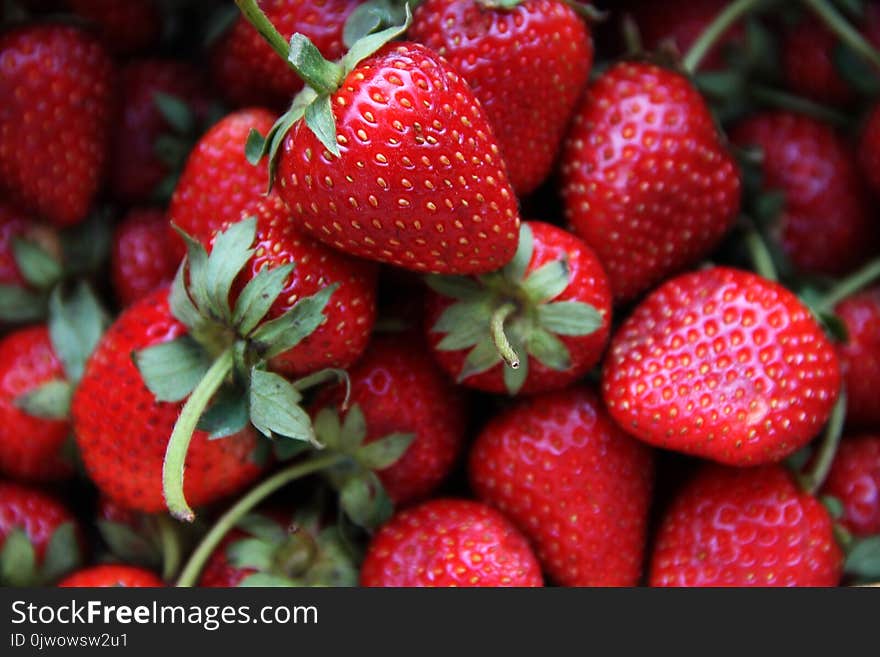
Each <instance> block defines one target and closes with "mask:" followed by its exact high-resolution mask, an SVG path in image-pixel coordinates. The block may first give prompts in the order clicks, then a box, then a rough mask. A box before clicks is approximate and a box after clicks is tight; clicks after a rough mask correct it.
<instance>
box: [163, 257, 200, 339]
mask: <svg viewBox="0 0 880 657" xmlns="http://www.w3.org/2000/svg"><path fill="white" fill-rule="evenodd" d="M187 262H188V261H187V260H184V261H183V262H181V263H180V266H179V267H178V268H177V273H176V274H175V275H174V282H173V283H172V284H171V290H170V291H169V293H168V305H169V307H170V308H171V314H172V315H174V317H176V318H177V319H178V320H179V321H180V322H181V323H183V324H184V325H185V326H187V327H189V328H190V329H191V328H193V327H195V326H196V325H197V324H199V323H200V322H201V321H202V315H201V313H200V312H199V311H198V309H197V308H196V307H195V305H193V302H192V299H190V296H189V292H188V291H187V289H186V270H187Z"/></svg>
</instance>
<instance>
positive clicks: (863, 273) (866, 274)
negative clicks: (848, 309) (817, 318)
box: [815, 258, 880, 312]
mask: <svg viewBox="0 0 880 657" xmlns="http://www.w3.org/2000/svg"><path fill="white" fill-rule="evenodd" d="M878 278H880V258H878V259H876V260H872V261H871V262H869V263H868V264H867V265H865V266H864V267H862V268H861V269H859V270H858V271H857V272H855V273H854V274H851V275H850V276H847V277H846V278H845V279H843V280H842V281H840V282H839V283H837V284H836V285H835V286H834V287H832V288H831V289H830V290H829V291H828V292H827V293H826V294H825V295H824V296H823V297H822V299H821V300H820V301H819V303H817V304H815V307H816V309H817V310H819V311H821V312H833V311H834V307H835V306H836V305H837V304H838V303H840V302H841V301H843V300H844V299H846V298H847V297H850V296H852V295H853V294H855V293H856V292H859V291H860V290H862V289H864V288H866V287H867V286H868V285H870V284H871V283H873V282H874V281H876V280H877V279H878Z"/></svg>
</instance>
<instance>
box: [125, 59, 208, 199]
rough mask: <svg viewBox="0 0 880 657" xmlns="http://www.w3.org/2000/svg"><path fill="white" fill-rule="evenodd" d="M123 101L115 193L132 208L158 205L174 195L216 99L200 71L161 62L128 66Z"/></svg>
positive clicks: (175, 61)
mask: <svg viewBox="0 0 880 657" xmlns="http://www.w3.org/2000/svg"><path fill="white" fill-rule="evenodd" d="M120 95H121V100H122V106H121V108H120V117H119V119H118V121H117V122H116V123H115V124H114V134H113V151H112V153H111V160H112V167H111V169H110V180H109V184H110V189H111V191H112V192H113V195H114V196H115V197H116V198H117V199H119V200H121V201H124V202H126V203H142V202H146V201H150V200H154V199H156V198H157V197H158V196H161V195H163V193H164V192H165V190H166V189H168V190H170V189H173V187H172V183H173V182H174V178H175V175H176V174H178V173H179V169H181V168H182V165H183V159H184V157H185V155H186V154H187V153H189V150H190V148H191V146H192V143H189V138H191V137H192V136H193V133H194V132H195V130H196V127H197V125H198V124H199V123H201V122H202V121H204V120H205V118H206V115H207V112H208V106H209V103H210V100H211V99H210V95H209V93H208V91H207V89H206V88H205V84H204V82H203V81H202V78H201V76H200V74H199V71H198V69H197V68H195V67H194V66H192V65H191V64H188V63H186V62H182V61H179V60H173V59H158V58H153V59H140V60H135V61H132V62H129V63H128V64H126V65H125V66H124V67H123V68H122V69H121V71H120ZM193 141H194V140H193ZM163 188H164V189H163Z"/></svg>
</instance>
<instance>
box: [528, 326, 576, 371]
mask: <svg viewBox="0 0 880 657" xmlns="http://www.w3.org/2000/svg"><path fill="white" fill-rule="evenodd" d="M526 350H527V351H528V352H529V354H531V355H532V356H534V357H535V359H536V360H538V361H540V362H541V363H542V364H544V365H546V366H547V367H549V368H550V369H554V370H559V371H562V370H567V369H568V368H569V367H571V354H570V353H569V352H568V347H566V346H565V345H564V344H563V343H562V341H561V340H560V339H559V338H557V337H556V336H555V335H553V334H552V333H550V332H549V331H545V330H544V329H542V328H535V329H534V330H533V331H532V332H531V334H530V335H529V338H528V343H527V345H526Z"/></svg>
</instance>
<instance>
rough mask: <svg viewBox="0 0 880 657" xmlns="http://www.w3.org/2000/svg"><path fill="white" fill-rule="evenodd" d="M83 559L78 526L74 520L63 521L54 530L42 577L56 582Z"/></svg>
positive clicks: (47, 548) (47, 550) (44, 559)
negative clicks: (77, 537)
mask: <svg viewBox="0 0 880 657" xmlns="http://www.w3.org/2000/svg"><path fill="white" fill-rule="evenodd" d="M81 560H82V555H81V554H80V549H79V541H77V539H76V527H75V526H74V524H73V522H65V523H62V524H60V525H58V527H57V528H56V529H55V531H54V532H52V537H51V538H50V539H49V545H47V546H46V553H45V555H44V556H43V567H42V572H41V576H42V577H41V579H42V580H43V581H44V582H54V581H55V580H56V579H58V578H59V577H61V576H62V575H64V574H66V573H68V572H70V571H71V570H73V569H74V568H76V567H77V566H78V565H79V564H80V562H81Z"/></svg>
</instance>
